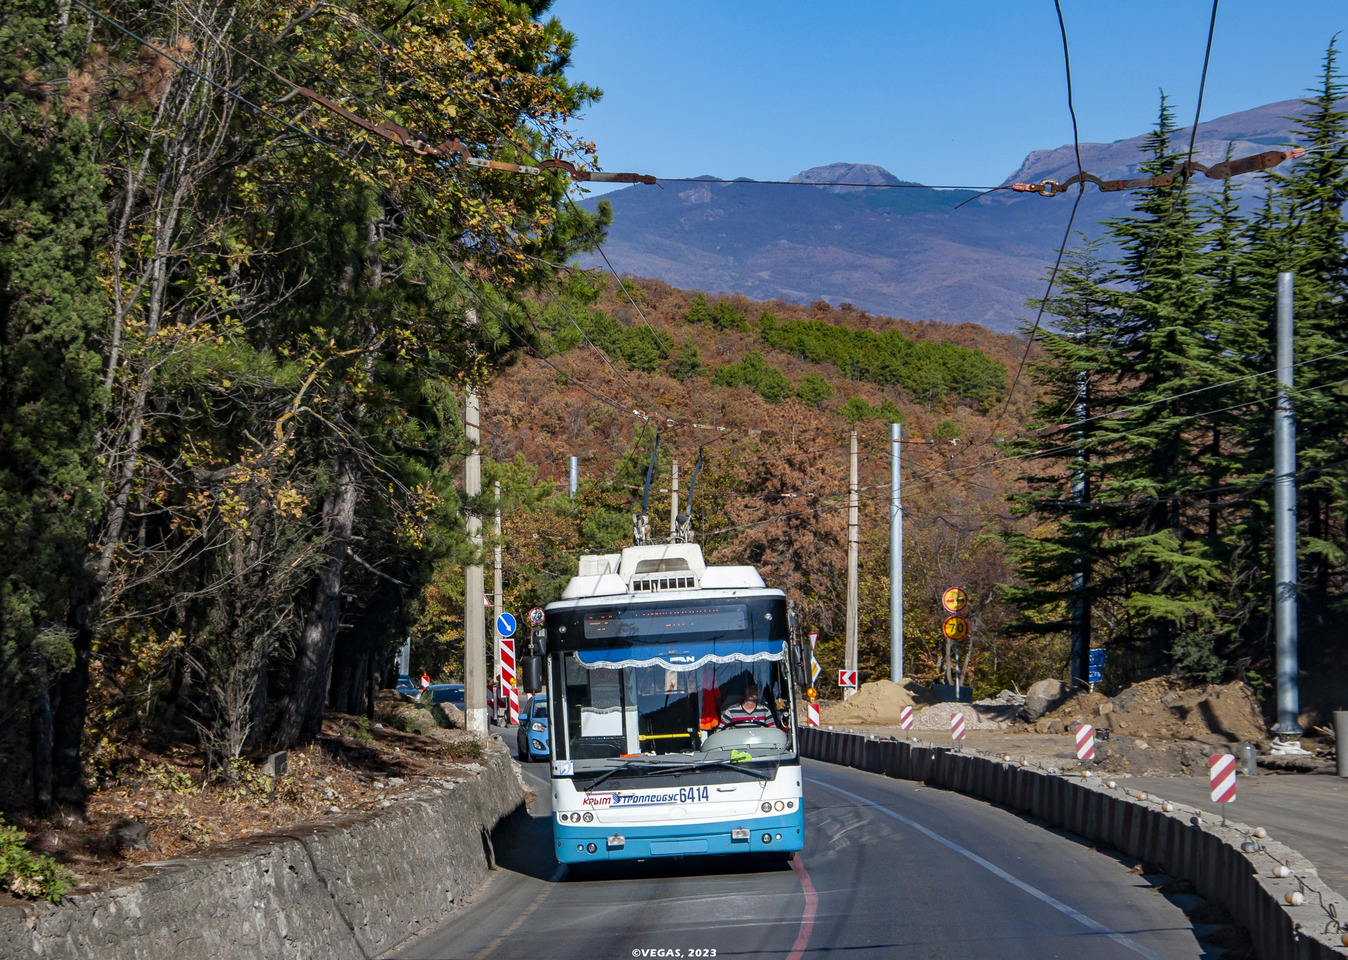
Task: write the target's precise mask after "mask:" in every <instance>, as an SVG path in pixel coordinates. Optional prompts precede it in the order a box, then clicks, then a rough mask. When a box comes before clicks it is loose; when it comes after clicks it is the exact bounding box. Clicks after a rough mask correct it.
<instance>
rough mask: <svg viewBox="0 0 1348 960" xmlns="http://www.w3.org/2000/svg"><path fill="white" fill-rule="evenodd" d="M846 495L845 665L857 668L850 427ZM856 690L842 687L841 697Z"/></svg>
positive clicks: (854, 492)
mask: <svg viewBox="0 0 1348 960" xmlns="http://www.w3.org/2000/svg"><path fill="white" fill-rule="evenodd" d="M848 476H849V485H848V491H849V492H848V495H847V667H846V669H848V670H856V669H857V431H856V428H855V427H853V428H852V457H851V464H850V468H849V471H848ZM854 693H856V690H855V689H854V688H852V687H843V699H844V700H850V699H851V698H852V694H854Z"/></svg>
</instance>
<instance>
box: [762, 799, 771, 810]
mask: <svg viewBox="0 0 1348 960" xmlns="http://www.w3.org/2000/svg"><path fill="white" fill-rule="evenodd" d="M763 812H764V813H772V801H771V800H764V801H763Z"/></svg>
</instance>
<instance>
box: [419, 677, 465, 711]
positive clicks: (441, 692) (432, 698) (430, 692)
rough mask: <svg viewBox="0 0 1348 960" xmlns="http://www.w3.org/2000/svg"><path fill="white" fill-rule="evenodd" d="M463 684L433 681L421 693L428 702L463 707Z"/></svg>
mask: <svg viewBox="0 0 1348 960" xmlns="http://www.w3.org/2000/svg"><path fill="white" fill-rule="evenodd" d="M463 689H464V688H463V684H461V683H433V684H431V685H430V686H429V687H427V688H426V690H425V691H424V692H423V693H422V695H421V696H422V697H423V698H424V699H425V700H426V702H428V703H449V704H453V705H454V706H456V707H458V708H459V709H460V710H462V709H463Z"/></svg>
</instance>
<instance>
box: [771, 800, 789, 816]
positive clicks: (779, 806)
mask: <svg viewBox="0 0 1348 960" xmlns="http://www.w3.org/2000/svg"><path fill="white" fill-rule="evenodd" d="M773 806H774V808H775V809H776V810H777V812H778V813H780V812H781V811H783V810H785V809H786V804H784V803H782V801H780V800H778V801H777V802H776V803H775V804H773Z"/></svg>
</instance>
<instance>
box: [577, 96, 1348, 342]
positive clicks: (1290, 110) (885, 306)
mask: <svg viewBox="0 0 1348 960" xmlns="http://www.w3.org/2000/svg"><path fill="white" fill-rule="evenodd" d="M1341 103H1348V100H1345V101H1341ZM1306 108H1307V107H1306V103H1305V102H1304V101H1300V100H1287V101H1280V102H1278V103H1273V104H1265V105H1264V106H1261V107H1256V108H1253V109H1250V110H1245V111H1240V112H1237V113H1233V114H1229V115H1226V116H1223V117H1218V118H1215V119H1213V120H1211V121H1206V122H1204V123H1201V124H1199V126H1198V136H1197V137H1196V139H1195V150H1194V158H1195V160H1197V161H1198V162H1199V163H1202V164H1204V165H1208V166H1210V165H1212V164H1214V163H1218V162H1221V161H1222V160H1224V159H1226V156H1227V150H1228V148H1229V149H1230V150H1231V152H1232V155H1233V156H1236V157H1240V156H1248V155H1251V154H1255V153H1260V152H1263V151H1265V150H1269V149H1275V148H1277V147H1278V146H1280V145H1283V144H1286V143H1287V142H1289V140H1290V138H1291V131H1292V126H1293V124H1294V122H1295V118H1296V117H1298V116H1299V115H1300V114H1302V113H1304V112H1305V110H1306ZM1289 117H1291V118H1293V119H1292V120H1289V119H1288V118H1289ZM1146 137H1147V134H1145V133H1144V134H1139V135H1137V136H1134V137H1129V138H1125V139H1122V140H1116V141H1114V142H1112V143H1082V144H1081V145H1080V150H1081V158H1082V168H1083V169H1085V170H1086V171H1087V172H1089V173H1092V174H1095V175H1096V176H1099V177H1102V178H1105V179H1117V178H1123V177H1130V176H1137V173H1138V164H1140V163H1141V161H1142V160H1143V159H1145V157H1144V154H1143V153H1142V150H1141V146H1142V144H1143V142H1144V141H1145V139H1146ZM1189 137H1190V128H1184V129H1181V130H1177V131H1176V132H1175V134H1174V139H1173V142H1174V143H1175V144H1176V145H1177V146H1180V147H1187V145H1188V142H1189ZM1076 154H1077V148H1076V146H1075V145H1072V144H1065V145H1062V146H1059V147H1055V148H1051V149H1043V150H1034V151H1031V152H1030V153H1029V154H1028V155H1027V156H1026V158H1025V160H1024V162H1022V164H1021V166H1020V167H1019V168H1018V169H1017V170H1015V171H1013V172H1012V173H1011V174H1010V175H1009V176H1008V177H1007V178H1006V179H1005V180H1004V181H1003V183H1002V185H1003V186H1006V185H1008V184H1010V183H1013V182H1017V181H1022V182H1039V181H1041V180H1044V179H1052V180H1056V181H1058V182H1062V181H1063V180H1066V179H1067V178H1068V177H1070V176H1072V175H1073V174H1075V173H1076V172H1077V160H1076ZM853 181H855V184H856V185H855V186H853V185H851V183H852V182H853ZM811 183H817V184H820V186H819V187H818V188H817V189H815V190H805V189H802V186H803V185H806V184H811ZM1220 184H1221V181H1217V180H1208V179H1206V178H1204V177H1198V178H1196V179H1195V180H1194V188H1195V189H1199V190H1215V189H1218V188H1219V187H1220ZM1260 184H1261V181H1260V180H1259V179H1257V178H1256V177H1254V176H1245V177H1242V178H1241V181H1240V184H1239V185H1238V189H1239V190H1240V192H1242V193H1244V194H1245V196H1246V197H1247V198H1253V197H1255V196H1257V195H1262V190H1261V188H1260ZM877 186H884V187H885V189H874V188H875V187H877ZM908 187H911V188H912V189H907V188H908ZM919 188H920V189H919ZM1131 196H1132V194H1129V193H1125V192H1115V193H1103V192H1101V191H1100V190H1098V189H1097V188H1095V187H1087V188H1086V191H1085V193H1084V194H1083V196H1082V197H1081V202H1080V205H1079V208H1078V211H1077V218H1076V221H1075V222H1074V232H1079V233H1081V234H1082V235H1083V236H1084V237H1086V238H1090V239H1095V238H1098V237H1099V236H1101V235H1102V233H1103V227H1101V223H1102V222H1103V221H1106V220H1109V219H1111V218H1113V217H1118V216H1122V215H1125V214H1127V213H1128V212H1129V210H1130V204H1131ZM602 199H603V200H607V201H608V202H610V203H611V204H612V207H613V214H614V219H613V224H612V226H611V228H610V230H609V235H608V239H607V241H606V242H605V246H604V251H605V254H606V255H607V260H608V263H611V264H612V265H613V267H614V269H616V270H617V271H618V272H619V273H620V274H628V275H633V276H641V277H651V278H655V279H659V280H663V281H665V282H667V283H670V284H672V285H674V286H676V287H681V288H684V289H690V290H701V291H705V292H707V293H709V294H729V293H739V294H743V295H744V296H746V297H750V298H752V299H756V300H771V299H782V300H787V301H790V302H795V303H803V304H808V303H812V302H816V301H823V302H827V303H829V304H830V305H832V306H841V305H842V304H845V303H846V304H852V305H853V306H855V307H857V308H859V309H863V310H866V311H869V312H871V313H874V314H879V315H882V316H889V317H893V318H901V319H908V320H914V321H921V320H933V321H939V322H948V323H978V324H981V325H983V326H986V327H988V328H989V329H992V330H995V331H999V332H1008V331H1012V330H1015V329H1016V328H1017V326H1018V325H1019V323H1021V322H1022V321H1024V320H1025V319H1026V318H1027V317H1029V316H1032V315H1033V314H1032V312H1031V310H1030V309H1029V308H1028V307H1027V306H1026V304H1027V301H1029V300H1031V299H1033V298H1036V297H1040V296H1042V295H1043V292H1044V284H1045V278H1046V277H1047V274H1048V271H1049V269H1050V268H1051V266H1052V264H1053V262H1054V259H1055V258H1056V255H1057V250H1058V247H1059V246H1060V245H1061V243H1062V242H1063V234H1064V230H1065V228H1066V224H1067V219H1068V214H1069V212H1070V207H1071V203H1072V201H1071V200H1068V199H1066V198H1061V197H1053V198H1044V197H1040V196H1033V195H1027V194H1023V193H1012V192H1010V191H1007V190H999V191H996V192H992V193H986V194H982V195H980V194H978V193H976V192H975V191H971V190H959V189H935V188H928V187H922V185H920V184H914V183H912V182H911V181H904V180H902V179H901V178H900V177H899V176H898V175H896V174H894V173H892V172H891V171H889V170H886V169H885V168H884V167H882V166H879V165H878V164H870V163H845V162H837V163H831V164H824V165H822V166H818V167H812V168H810V169H808V170H803V171H801V172H800V173H798V174H796V175H795V176H793V177H792V178H790V180H789V181H788V183H785V184H782V183H760V182H756V181H752V180H744V179H740V180H733V181H723V180H719V179H716V178H714V177H712V176H710V175H708V176H706V177H705V178H699V179H698V180H696V181H693V182H685V183H680V184H679V185H678V186H677V188H674V189H661V188H660V187H656V188H651V187H649V186H632V187H628V188H625V189H622V190H617V191H614V192H613V193H610V194H607V195H605V196H604V197H603V198H602ZM600 200H601V198H589V199H587V200H585V201H582V204H581V205H582V206H584V207H587V208H589V209H594V208H595V207H597V205H598V203H599V202H600ZM576 262H577V264H578V265H580V266H584V267H593V268H599V269H606V267H607V264H606V263H605V260H604V259H603V258H602V257H600V256H599V255H598V254H597V253H596V254H589V255H585V256H582V257H580V258H577V261H576Z"/></svg>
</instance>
